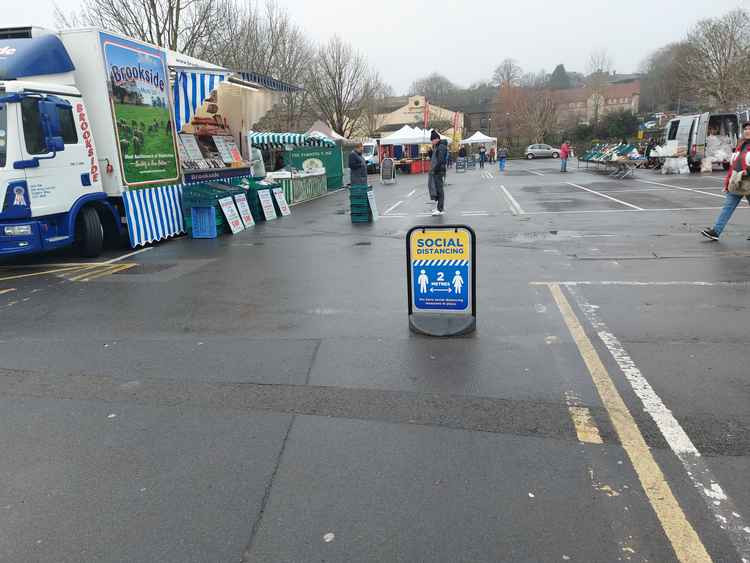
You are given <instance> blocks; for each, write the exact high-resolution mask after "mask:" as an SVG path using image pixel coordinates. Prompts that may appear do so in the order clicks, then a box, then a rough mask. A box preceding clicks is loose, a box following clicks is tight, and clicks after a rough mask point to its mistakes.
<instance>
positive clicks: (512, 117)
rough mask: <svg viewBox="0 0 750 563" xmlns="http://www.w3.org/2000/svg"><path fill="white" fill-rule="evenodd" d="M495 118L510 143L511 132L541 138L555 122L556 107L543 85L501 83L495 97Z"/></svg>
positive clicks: (539, 140) (534, 138)
mask: <svg viewBox="0 0 750 563" xmlns="http://www.w3.org/2000/svg"><path fill="white" fill-rule="evenodd" d="M494 106H495V108H494V109H495V121H496V122H497V124H498V128H499V129H500V130H501V131H503V133H504V135H505V136H506V137H507V138H508V139H509V143H511V140H512V137H513V135H523V136H526V137H527V138H528V139H529V140H530V141H531V142H532V143H541V142H543V141H544V138H545V136H546V135H548V134H549V133H550V132H551V131H552V129H553V128H554V127H555V125H556V123H557V108H556V104H555V101H554V98H553V96H552V93H551V92H550V90H548V89H547V88H545V87H521V86H504V87H502V88H500V89H499V91H498V95H497V97H496V98H495V103H494Z"/></svg>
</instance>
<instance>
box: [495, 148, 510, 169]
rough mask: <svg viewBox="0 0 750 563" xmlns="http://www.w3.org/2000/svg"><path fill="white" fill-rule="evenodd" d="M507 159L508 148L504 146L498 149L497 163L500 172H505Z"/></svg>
mask: <svg viewBox="0 0 750 563" xmlns="http://www.w3.org/2000/svg"><path fill="white" fill-rule="evenodd" d="M506 160H508V149H506V148H505V147H504V146H503V147H500V148H499V149H497V165H498V166H499V167H500V172H505V161H506Z"/></svg>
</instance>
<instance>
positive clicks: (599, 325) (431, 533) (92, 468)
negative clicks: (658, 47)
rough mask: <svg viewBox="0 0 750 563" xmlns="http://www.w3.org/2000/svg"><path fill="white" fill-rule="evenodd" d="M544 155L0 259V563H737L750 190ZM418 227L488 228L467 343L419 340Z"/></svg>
mask: <svg viewBox="0 0 750 563" xmlns="http://www.w3.org/2000/svg"><path fill="white" fill-rule="evenodd" d="M557 164H558V163H557V162H556V161H548V160H544V161H542V160H540V161H534V162H516V161H512V162H510V163H509V166H508V168H507V170H506V172H505V173H501V172H500V171H499V170H498V169H497V168H496V167H494V166H490V165H487V166H486V167H485V168H484V169H483V170H472V171H468V172H465V173H456V172H455V171H449V173H448V178H447V182H448V185H447V187H446V210H447V213H446V215H444V216H442V217H432V216H431V215H430V211H431V210H432V207H431V203H430V202H429V200H428V196H427V190H426V178H425V177H424V176H401V177H399V181H398V183H396V184H394V185H381V184H380V182H379V181H378V180H377V179H376V178H373V183H374V185H375V192H376V197H377V201H378V205H379V208H380V212H381V218H380V220H379V221H377V222H375V223H372V224H364V225H353V224H351V222H350V218H349V216H348V194H347V192H346V191H340V192H336V193H332V194H331V195H329V196H328V197H326V198H322V199H319V200H316V201H313V202H309V203H306V204H303V205H299V206H295V207H293V212H292V215H291V216H290V217H286V218H283V219H279V220H277V221H274V222H269V223H263V224H259V225H257V226H256V227H255V228H253V229H252V230H249V231H246V232H244V233H242V234H240V235H237V236H234V237H230V236H224V237H222V238H220V239H216V240H191V239H188V238H181V239H178V240H174V241H168V242H163V243H160V244H157V245H154V246H152V247H149V248H148V249H147V250H144V251H139V252H138V253H137V254H131V252H132V251H128V250H126V249H119V250H112V251H108V254H107V255H106V256H104V257H101V258H99V259H96V260H92V261H81V260H79V259H78V258H76V257H75V255H74V254H73V253H72V252H68V253H60V254H56V255H53V256H40V257H34V258H32V259H24V260H20V259H12V260H3V261H2V263H1V264H0V319H1V320H2V324H1V325H0V326H1V328H0V357H1V358H2V362H1V363H0V446H2V451H3V452H4V455H3V456H2V457H0V483H2V487H0V529H2V530H3V533H2V534H1V535H0V561H6V560H7V561H13V562H15V561H45V562H46V561H55V562H58V563H59V562H80V561H106V562H110V561H111V562H115V561H118V562H119V561H164V562H172V561H174V562H178V561H179V562H181V563H182V562H188V561H195V562H199V561H200V562H204V561H216V562H224V561H258V562H260V561H263V562H279V561H284V562H286V561H290V562H291V561H295V562H297V561H336V562H348V561H373V562H374V561H409V562H411V561H446V562H455V561H465V562H477V561H587V562H588V561H602V562H612V561H652V562H669V561H710V560H713V561H727V562H729V561H732V562H734V561H742V560H743V558H744V559H745V560H748V561H750V527H748V526H750V488H748V487H747V478H748V476H750V433H749V432H748V430H749V429H750V408H749V407H750V375H748V373H749V372H748V369H747V365H746V363H745V362H746V359H747V351H746V348H747V342H748V337H747V334H748V328H750V321H748V316H747V311H748V307H750V296H749V295H748V289H749V288H750V286H749V285H748V279H749V275H750V242H749V241H747V240H746V239H747V237H748V235H750V213H748V207H747V205H746V204H743V205H742V206H741V207H740V208H739V209H738V210H737V212H736V214H735V217H734V218H733V221H732V223H730V226H729V228H728V229H727V231H726V232H725V234H724V236H723V237H722V240H721V241H720V242H715V243H711V242H707V241H705V240H704V239H702V238H701V237H700V235H699V234H698V232H699V231H700V229H702V228H704V227H707V226H710V225H711V224H712V222H713V220H714V219H715V217H716V215H717V214H718V211H719V208H720V207H721V205H722V202H723V195H722V187H721V186H722V177H723V174H720V173H718V172H717V173H715V174H711V175H691V176H662V175H659V174H657V173H655V172H652V171H644V170H641V171H636V173H635V174H634V175H633V176H632V177H629V178H626V179H623V180H615V179H613V178H610V177H608V176H606V175H605V174H603V173H601V172H597V171H595V170H593V169H591V168H590V169H588V170H587V169H586V168H585V166H583V165H582V166H583V167H582V168H580V169H579V168H577V167H576V166H575V164H571V165H570V166H569V170H570V171H569V172H568V173H567V174H560V173H559V171H558V167H557ZM423 224H424V225H432V224H466V225H470V226H471V227H472V228H473V229H474V230H475V231H476V233H477V239H478V246H477V275H478V279H477V296H476V299H477V321H478V328H477V331H476V333H474V334H473V335H471V336H468V337H462V338H448V339H433V338H428V337H422V336H415V335H413V334H412V333H410V331H409V329H408V323H407V313H406V308H407V303H406V300H407V297H406V272H405V267H404V263H405V261H404V257H405V242H404V238H405V235H406V232H407V231H408V229H409V228H411V227H412V226H414V225H423Z"/></svg>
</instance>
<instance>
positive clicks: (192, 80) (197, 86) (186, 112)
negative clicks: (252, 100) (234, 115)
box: [172, 69, 232, 133]
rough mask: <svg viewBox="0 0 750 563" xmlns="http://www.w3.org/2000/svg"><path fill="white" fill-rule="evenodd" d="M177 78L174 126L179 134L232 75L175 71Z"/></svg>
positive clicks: (185, 70) (188, 70)
mask: <svg viewBox="0 0 750 563" xmlns="http://www.w3.org/2000/svg"><path fill="white" fill-rule="evenodd" d="M174 71H175V77H174V84H173V86H172V102H173V104H172V105H173V106H174V124H175V128H176V129H177V132H178V133H179V132H180V131H181V130H182V127H183V126H184V125H185V124H186V123H190V120H191V119H192V118H193V116H194V115H195V112H196V111H197V109H198V108H199V107H201V106H202V105H203V102H205V101H206V98H208V97H209V96H210V95H211V92H213V91H214V90H215V89H216V88H217V87H218V85H219V83H221V82H224V81H225V80H227V78H229V75H230V74H232V73H231V71H228V70H227V71H219V70H210V71H209V70H206V69H174Z"/></svg>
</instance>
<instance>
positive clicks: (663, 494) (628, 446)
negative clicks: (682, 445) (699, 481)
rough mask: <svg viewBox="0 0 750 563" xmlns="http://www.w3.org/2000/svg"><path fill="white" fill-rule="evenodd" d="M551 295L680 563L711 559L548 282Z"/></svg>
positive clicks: (577, 324)
mask: <svg viewBox="0 0 750 563" xmlns="http://www.w3.org/2000/svg"><path fill="white" fill-rule="evenodd" d="M549 289H550V291H551V292H552V297H553V298H554V299H555V303H557V307H558V308H559V309H560V313H561V314H562V317H563V320H564V321H565V324H566V325H567V327H568V330H569V331H570V334H571V336H572V337H573V340H574V341H575V343H576V345H577V346H578V350H579V352H580V354H581V357H582V358H583V361H584V363H585V364H586V367H587V368H588V370H589V373H590V374H591V379H592V380H593V382H594V385H595V387H596V389H597V391H598V393H599V396H600V397H601V400H602V403H603V404H604V407H605V408H606V409H607V412H608V413H609V417H610V419H611V420H612V425H613V426H614V428H615V431H616V432H617V435H618V436H619V438H620V442H621V443H622V446H623V448H624V449H625V452H626V453H627V454H628V458H630V463H631V464H632V465H633V469H635V472H636V474H637V475H638V479H639V480H640V482H641V485H642V486H643V490H644V491H645V493H646V496H647V497H648V500H649V502H650V503H651V506H652V507H653V509H654V512H655V513H656V516H657V517H658V518H659V522H660V523H661V526H662V528H663V529H664V533H665V534H666V535H667V538H668V539H669V541H670V543H671V544H672V549H673V550H674V552H675V555H676V556H677V559H678V560H679V561H681V562H682V563H710V562H711V557H710V556H709V555H708V552H707V551H706V547H705V546H704V545H703V542H701V540H700V538H699V537H698V534H697V533H696V531H695V529H694V528H693V526H692V525H691V524H690V522H689V521H688V519H687V516H685V513H684V512H683V510H682V507H681V506H680V504H679V502H677V499H676V498H675V496H674V494H673V493H672V489H671V488H670V486H669V484H668V483H667V480H666V478H665V476H664V474H663V473H662V471H661V468H660V467H659V465H658V464H657V463H656V460H655V459H654V456H653V455H652V454H651V450H650V449H649V448H648V445H647V444H646V440H645V439H644V438H643V435H642V434H641V432H640V430H639V429H638V425H637V424H636V422H635V420H634V419H633V416H632V415H631V414H630V411H629V410H628V407H627V405H626V404H625V401H624V400H623V399H622V397H621V396H620V393H619V392H618V391H617V387H615V384H614V382H613V381H612V378H611V377H610V375H609V373H607V369H606V368H605V367H604V364H603V363H602V360H601V358H600V357H599V354H598V353H597V351H596V348H594V345H593V344H592V343H591V340H590V339H589V337H588V336H587V335H586V332H585V331H584V330H583V327H582V326H581V323H580V321H579V320H578V317H576V315H575V313H574V312H573V309H572V307H571V306H570V303H569V302H568V299H567V298H566V297H565V294H563V292H562V290H561V289H560V286H559V285H557V284H550V285H549Z"/></svg>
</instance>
